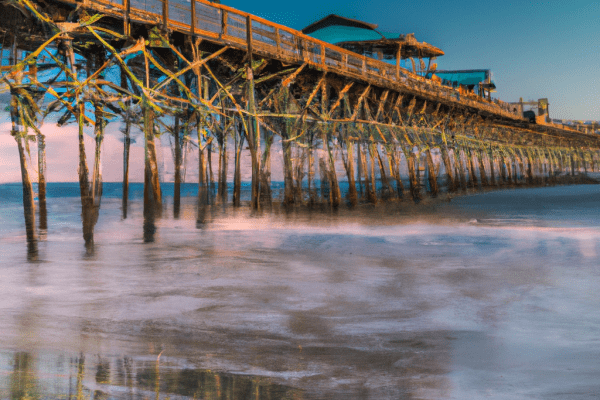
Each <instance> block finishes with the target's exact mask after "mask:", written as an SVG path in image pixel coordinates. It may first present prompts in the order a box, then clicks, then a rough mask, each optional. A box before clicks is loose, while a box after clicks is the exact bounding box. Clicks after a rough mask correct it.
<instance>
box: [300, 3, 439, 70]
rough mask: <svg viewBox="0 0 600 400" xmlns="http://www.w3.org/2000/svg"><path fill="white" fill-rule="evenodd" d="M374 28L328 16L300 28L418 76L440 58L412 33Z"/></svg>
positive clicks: (320, 38) (436, 49) (369, 25)
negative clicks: (390, 31)
mask: <svg viewBox="0 0 600 400" xmlns="http://www.w3.org/2000/svg"><path fill="white" fill-rule="evenodd" d="M377 27H378V26H377V25H376V24H371V23H368V22H364V21H359V20H356V19H350V18H345V17H342V16H339V15H335V14H330V15H328V16H326V17H325V18H323V19H320V20H319V21H316V22H314V23H312V24H310V25H308V26H307V27H305V28H304V29H302V33H304V34H306V35H309V36H311V37H314V38H316V39H319V40H322V41H324V42H327V43H331V44H335V45H336V46H340V47H342V48H344V49H346V50H350V51H352V52H354V53H357V54H361V55H364V56H367V57H371V58H375V59H377V60H381V61H386V62H388V63H393V64H397V65H399V66H400V67H401V68H405V69H408V70H410V71H411V72H413V73H415V74H418V75H421V76H424V75H426V74H427V73H428V72H429V71H431V70H432V69H434V68H435V63H434V60H435V59H436V58H437V57H439V56H443V55H444V52H443V51H442V50H441V49H439V48H437V47H435V46H432V45H430V44H429V43H426V42H418V41H417V40H416V39H415V35H414V34H413V33H409V34H402V35H397V34H392V33H388V32H381V31H379V30H377ZM394 36H395V37H394Z"/></svg>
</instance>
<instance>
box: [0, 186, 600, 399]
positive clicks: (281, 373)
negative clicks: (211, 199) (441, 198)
mask: <svg viewBox="0 0 600 400" xmlns="http://www.w3.org/2000/svg"><path fill="white" fill-rule="evenodd" d="M517 192H518V193H510V191H504V192H497V193H495V194H494V193H486V194H481V195H475V196H468V197H462V198H455V199H453V200H452V201H451V202H449V203H435V204H425V205H420V207H421V208H420V209H418V210H419V211H418V212H417V211H415V210H417V208H415V206H414V205H409V204H397V205H391V206H385V207H377V208H374V209H373V208H370V207H365V208H363V209H361V210H354V211H353V212H349V211H346V210H345V209H342V210H340V211H338V212H337V213H332V212H328V211H318V212H310V213H307V212H293V213H284V212H279V211H278V212H264V213H262V214H261V215H253V214H252V213H250V211H249V210H248V209H246V208H243V209H240V210H232V209H230V208H227V209H222V208H221V207H219V206H212V207H211V209H210V210H208V211H207V214H206V220H205V223H204V224H200V225H198V224H197V221H196V220H197V210H196V207H195V204H194V201H193V199H186V201H185V204H184V207H183V211H182V215H181V218H180V219H179V220H174V219H173V218H172V217H171V216H170V215H172V214H170V211H169V204H168V202H167V203H166V205H165V207H166V209H165V213H164V215H163V218H162V219H161V220H159V221H158V222H157V226H158V230H157V234H156V236H155V241H154V242H153V243H144V242H143V240H142V237H143V235H142V222H143V221H142V210H141V204H140V203H139V202H132V209H131V210H130V218H128V219H126V220H122V219H121V218H120V215H121V212H120V209H119V207H120V201H119V200H118V199H112V198H108V199H105V200H103V203H102V208H101V212H100V219H99V223H98V225H97V226H96V235H95V242H96V245H95V247H94V251H93V253H90V252H89V251H86V249H85V248H84V246H83V240H82V236H81V220H80V217H79V214H80V203H79V199H77V198H73V197H70V198H69V197H67V198H52V199H49V202H48V204H49V216H51V217H49V218H50V219H49V230H48V233H47V235H46V238H45V239H44V240H42V241H40V243H39V245H38V248H39V250H38V251H39V253H38V257H37V258H38V259H37V261H27V253H26V249H27V247H26V245H25V235H24V229H22V227H21V226H20V224H22V222H21V219H22V214H19V212H21V210H20V209H19V208H18V206H19V204H18V203H14V204H12V203H10V202H7V203H5V204H3V205H2V209H1V211H0V213H1V214H0V215H1V216H2V220H3V228H2V230H0V254H1V255H2V263H1V276H2V296H0V321H2V324H1V326H0V397H1V398H14V397H19V398H20V397H23V396H24V395H25V394H27V393H29V394H30V395H31V396H33V397H38V398H41V397H45V398H54V397H70V396H76V395H77V393H80V394H84V395H86V396H87V397H89V398H91V397H93V398H119V399H120V398H124V399H125V398H150V397H154V398H167V397H170V398H194V397H195V398H224V399H241V398H244V399H245V398H265V399H279V398H281V399H284V398H298V399H301V398H307V399H313V398H322V399H345V398H361V399H362V398H364V399H388V398H390V399H391V398H394V399H397V398H407V399H447V398H450V399H452V398H454V399H480V398H487V397H489V398H495V399H530V398H544V399H554V398H556V399H564V398H568V399H579V398H581V399H583V398H586V399H587V398H594V397H595V396H598V395H600V383H599V382H600V342H599V341H598V331H599V327H600V313H598V311H597V304H598V303H599V301H600V294H598V293H599V292H598V291H597V287H598V284H599V283H600V268H599V267H598V262H597V260H598V251H599V250H600V247H599V239H600V229H599V228H598V221H599V220H600V211H599V210H598V207H597V204H598V203H597V201H596V200H598V199H599V198H600V188H599V187H598V186H571V187H566V186H565V187H555V188H538V189H523V190H519V191H517ZM159 354H160V357H159ZM157 396H158V397H157Z"/></svg>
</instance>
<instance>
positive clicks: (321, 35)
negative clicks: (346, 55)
mask: <svg viewBox="0 0 600 400" xmlns="http://www.w3.org/2000/svg"><path fill="white" fill-rule="evenodd" d="M308 36H311V37H314V38H315V39H319V40H322V41H324V42H327V43H331V44H336V43H340V42H353V41H361V40H379V39H382V38H383V37H382V36H381V35H380V34H379V33H377V31H374V30H370V29H363V28H355V27H351V26H328V27H326V28H323V29H319V30H318V31H315V32H313V33H311V34H309V35H308Z"/></svg>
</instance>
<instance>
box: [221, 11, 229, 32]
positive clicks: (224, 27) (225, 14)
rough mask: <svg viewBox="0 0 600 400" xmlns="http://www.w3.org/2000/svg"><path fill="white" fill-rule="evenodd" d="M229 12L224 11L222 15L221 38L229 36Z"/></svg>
mask: <svg viewBox="0 0 600 400" xmlns="http://www.w3.org/2000/svg"><path fill="white" fill-rule="evenodd" d="M228 14H229V13H228V12H227V11H225V10H223V12H222V13H221V37H224V36H227V18H228Z"/></svg>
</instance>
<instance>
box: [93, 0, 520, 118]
mask: <svg viewBox="0 0 600 400" xmlns="http://www.w3.org/2000/svg"><path fill="white" fill-rule="evenodd" d="M117 1H118V2H115V1H114V0H93V1H90V2H86V6H88V7H90V8H94V4H98V3H100V4H103V5H104V6H105V7H106V6H108V7H110V8H113V9H117V10H119V13H123V14H124V16H123V17H124V18H125V19H128V20H130V21H131V20H135V19H136V16H139V17H142V18H143V17H145V18H148V19H151V20H154V21H155V22H157V23H162V24H163V25H167V26H165V28H172V29H175V30H181V31H184V32H189V33H192V34H201V35H203V36H207V37H213V38H215V39H220V40H225V41H229V42H235V43H237V44H238V45H240V46H246V49H247V48H248V47H251V48H252V49H253V51H262V52H265V53H269V54H271V55H275V56H279V57H287V58H288V59H289V58H291V59H293V60H294V61H297V62H306V63H308V64H309V65H312V66H313V67H315V68H321V69H326V68H327V67H328V66H331V67H336V68H337V69H340V70H342V71H343V72H345V73H346V74H348V75H354V76H358V77H361V78H367V79H368V78H369V77H374V78H377V79H382V80H384V81H387V82H389V83H392V84H401V85H404V86H408V87H409V88H410V89H412V90H415V91H419V92H424V93H426V94H429V95H432V94H434V95H437V96H440V97H444V98H446V99H447V100H449V101H452V102H460V103H461V104H466V105H469V106H472V107H475V108H480V109H485V110H487V111H489V112H491V113H494V114H500V115H504V116H506V117H510V118H515V117H518V116H517V115H515V114H514V113H513V112H511V111H510V109H507V107H502V105H501V103H499V102H498V103H494V102H490V101H488V100H486V99H484V98H481V97H479V96H477V95H474V94H473V95H471V94H467V95H465V94H460V93H459V91H458V90H457V89H455V88H453V87H450V86H445V85H441V84H439V83H436V82H433V81H431V80H429V79H426V78H424V77H422V76H420V75H417V74H414V73H413V72H411V71H409V70H407V69H405V68H401V67H400V68H398V67H397V66H396V65H392V64H388V63H386V62H384V61H380V60H376V59H373V58H370V57H366V56H364V55H361V54H357V53H354V52H352V51H349V50H346V49H344V48H342V47H338V46H335V45H332V44H330V43H327V42H324V41H321V40H319V39H315V38H313V37H310V36H307V35H305V34H303V33H302V32H300V31H297V30H295V29H292V28H289V27H287V26H284V25H280V24H277V23H275V22H272V21H268V20H266V19H264V18H261V17H258V16H255V15H252V14H250V13H247V12H244V11H240V10H237V9H235V8H232V7H229V6H226V5H223V4H216V3H212V2H210V1H208V0H117ZM119 2H124V3H125V4H119ZM138 5H144V6H145V9H141V8H139V7H137V6H138ZM199 6H200V7H199ZM149 8H150V9H157V10H161V12H160V13H156V12H151V11H148V9H149ZM202 9H204V11H206V10H209V9H213V10H218V12H217V13H215V15H219V17H218V20H212V17H209V18H208V19H207V18H203V17H202V15H201V14H200V13H201V12H202ZM192 10H193V11H194V12H192ZM177 11H183V12H181V13H178V12H177ZM125 14H126V15H125ZM199 14H200V15H199ZM179 17H180V18H179ZM199 17H200V18H199ZM177 18H179V19H180V20H178V19H177ZM248 22H250V23H251V24H252V25H251V27H252V29H251V30H250V31H251V32H252V33H251V34H250V35H249V36H247V32H246V26H245V25H246V24H247V23H248ZM202 24H204V25H205V27H206V28H208V25H211V26H212V27H213V28H214V29H202V28H201V25H202ZM254 24H256V25H257V26H254ZM236 25H237V26H236ZM236 33H237V35H236ZM261 47H262V48H261ZM328 53H329V54H330V55H328ZM334 56H335V57H334ZM349 60H352V61H359V63H360V67H359V65H357V64H356V63H354V64H353V63H351V62H350V61H349ZM434 89H435V90H434ZM465 98H466V99H465ZM461 99H462V100H461ZM504 104H506V103H504Z"/></svg>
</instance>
